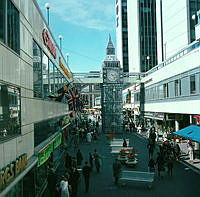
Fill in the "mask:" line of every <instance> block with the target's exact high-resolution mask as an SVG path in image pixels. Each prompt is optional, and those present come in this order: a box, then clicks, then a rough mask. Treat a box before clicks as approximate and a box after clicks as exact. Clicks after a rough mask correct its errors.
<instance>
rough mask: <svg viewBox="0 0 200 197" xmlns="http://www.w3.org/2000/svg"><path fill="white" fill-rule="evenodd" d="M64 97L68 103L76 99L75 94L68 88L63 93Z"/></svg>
mask: <svg viewBox="0 0 200 197" xmlns="http://www.w3.org/2000/svg"><path fill="white" fill-rule="evenodd" d="M65 97H66V99H67V102H68V104H69V103H72V102H74V101H75V100H76V97H75V94H74V92H73V90H71V89H69V90H68V91H67V93H66V94H65Z"/></svg>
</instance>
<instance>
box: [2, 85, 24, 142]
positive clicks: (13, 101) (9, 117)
mask: <svg viewBox="0 0 200 197" xmlns="http://www.w3.org/2000/svg"><path fill="white" fill-rule="evenodd" d="M20 125H21V124H20V90H19V89H18V88H16V87H14V86H8V85H7V84H3V83H0V140H1V139H4V138H6V137H7V136H13V135H16V134H19V133H20Z"/></svg>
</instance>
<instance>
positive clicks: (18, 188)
mask: <svg viewBox="0 0 200 197" xmlns="http://www.w3.org/2000/svg"><path fill="white" fill-rule="evenodd" d="M22 196H23V181H22V180H21V181H19V182H18V183H17V184H16V185H15V186H14V187H12V189H11V190H10V191H9V193H8V194H7V195H6V196H5V197H22Z"/></svg>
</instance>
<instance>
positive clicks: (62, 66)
mask: <svg viewBox="0 0 200 197" xmlns="http://www.w3.org/2000/svg"><path fill="white" fill-rule="evenodd" d="M59 66H60V67H61V68H62V70H63V72H64V73H65V74H66V75H67V77H68V78H71V74H70V73H69V71H68V70H67V69H66V68H65V67H64V65H63V63H62V61H61V57H59Z"/></svg>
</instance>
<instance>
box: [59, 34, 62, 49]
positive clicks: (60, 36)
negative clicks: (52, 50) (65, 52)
mask: <svg viewBox="0 0 200 197" xmlns="http://www.w3.org/2000/svg"><path fill="white" fill-rule="evenodd" d="M58 38H59V40H60V50H62V39H63V37H62V35H59V36H58Z"/></svg>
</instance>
